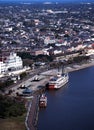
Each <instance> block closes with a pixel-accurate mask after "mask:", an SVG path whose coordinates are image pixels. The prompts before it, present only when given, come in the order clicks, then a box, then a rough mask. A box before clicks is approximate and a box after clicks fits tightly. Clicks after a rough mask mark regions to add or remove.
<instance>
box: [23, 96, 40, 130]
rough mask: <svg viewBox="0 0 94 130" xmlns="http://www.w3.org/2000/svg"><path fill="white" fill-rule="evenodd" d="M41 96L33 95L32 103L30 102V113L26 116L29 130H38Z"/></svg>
mask: <svg viewBox="0 0 94 130" xmlns="http://www.w3.org/2000/svg"><path fill="white" fill-rule="evenodd" d="M38 100H39V96H38V95H37V94H34V95H33V99H32V101H30V103H29V106H28V112H27V116H26V121H25V125H26V128H27V130H36V126H37V120H38V115H37V114H38V102H39V101H38Z"/></svg>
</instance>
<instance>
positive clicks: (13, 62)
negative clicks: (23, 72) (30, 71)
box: [0, 52, 23, 74]
mask: <svg viewBox="0 0 94 130" xmlns="http://www.w3.org/2000/svg"><path fill="white" fill-rule="evenodd" d="M21 68H23V61H22V59H21V57H19V56H17V54H16V53H14V52H12V53H10V55H9V56H7V57H6V59H5V60H2V61H0V74H2V73H5V72H7V71H9V70H10V71H11V70H18V69H21Z"/></svg>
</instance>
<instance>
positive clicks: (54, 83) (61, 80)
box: [48, 73, 69, 89]
mask: <svg viewBox="0 0 94 130" xmlns="http://www.w3.org/2000/svg"><path fill="white" fill-rule="evenodd" d="M68 81H69V76H68V73H63V74H57V75H56V76H53V77H52V78H51V79H50V80H49V83H48V89H59V88H61V87H62V86H64V85H65V84H66V83H67V82H68Z"/></svg>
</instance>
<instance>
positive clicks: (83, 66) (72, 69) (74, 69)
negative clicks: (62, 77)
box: [65, 62, 94, 72]
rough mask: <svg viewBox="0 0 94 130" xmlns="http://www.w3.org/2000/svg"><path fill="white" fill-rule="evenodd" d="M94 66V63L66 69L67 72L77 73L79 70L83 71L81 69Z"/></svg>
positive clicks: (76, 65)
mask: <svg viewBox="0 0 94 130" xmlns="http://www.w3.org/2000/svg"><path fill="white" fill-rule="evenodd" d="M91 66H94V62H90V63H84V64H82V65H78V64H75V65H72V66H67V67H65V70H66V72H73V71H77V70H81V69H85V68H88V67H91Z"/></svg>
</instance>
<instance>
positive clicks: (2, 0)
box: [0, 0, 94, 2]
mask: <svg viewBox="0 0 94 130" xmlns="http://www.w3.org/2000/svg"><path fill="white" fill-rule="evenodd" d="M0 1H1V2H59V1H60V2H94V0H0Z"/></svg>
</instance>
